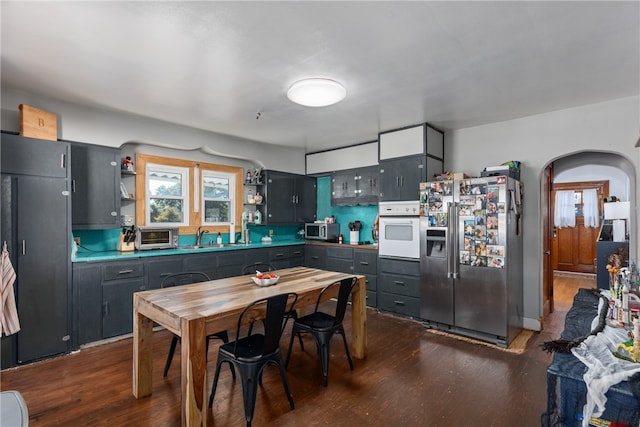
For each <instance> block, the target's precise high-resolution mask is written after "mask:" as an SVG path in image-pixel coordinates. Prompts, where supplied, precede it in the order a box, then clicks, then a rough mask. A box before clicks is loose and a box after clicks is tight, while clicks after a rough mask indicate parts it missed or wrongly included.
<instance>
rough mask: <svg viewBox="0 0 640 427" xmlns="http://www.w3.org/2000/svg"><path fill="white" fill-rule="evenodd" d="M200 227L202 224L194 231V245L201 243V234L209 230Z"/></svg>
mask: <svg viewBox="0 0 640 427" xmlns="http://www.w3.org/2000/svg"><path fill="white" fill-rule="evenodd" d="M201 228H202V226H200V227H198V231H196V246H199V245H200V244H201V243H200V240H201V239H202V235H203V234H204V233H208V232H209V230H201Z"/></svg>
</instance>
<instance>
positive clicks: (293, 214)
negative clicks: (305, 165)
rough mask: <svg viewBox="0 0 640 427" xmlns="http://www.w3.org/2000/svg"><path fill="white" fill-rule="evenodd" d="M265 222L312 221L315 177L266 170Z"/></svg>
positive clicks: (314, 211)
mask: <svg viewBox="0 0 640 427" xmlns="http://www.w3.org/2000/svg"><path fill="white" fill-rule="evenodd" d="M266 181H267V185H266V192H265V198H266V221H265V222H266V223H267V224H292V223H303V222H312V221H314V220H315V217H316V206H317V201H316V192H317V189H316V178H315V177H310V176H306V175H297V174H291V173H287V172H278V171H266Z"/></svg>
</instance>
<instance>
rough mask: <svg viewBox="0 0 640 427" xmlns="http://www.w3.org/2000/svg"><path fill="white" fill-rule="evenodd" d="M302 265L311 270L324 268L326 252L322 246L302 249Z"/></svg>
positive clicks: (309, 246)
mask: <svg viewBox="0 0 640 427" xmlns="http://www.w3.org/2000/svg"><path fill="white" fill-rule="evenodd" d="M304 263H305V265H306V266H307V267H311V268H325V266H326V265H327V251H326V250H325V248H324V247H322V246H314V245H308V246H307V247H305V248H304Z"/></svg>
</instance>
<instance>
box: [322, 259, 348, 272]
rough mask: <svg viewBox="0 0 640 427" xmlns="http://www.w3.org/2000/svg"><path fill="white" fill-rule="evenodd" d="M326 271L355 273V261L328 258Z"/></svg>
mask: <svg viewBox="0 0 640 427" xmlns="http://www.w3.org/2000/svg"><path fill="white" fill-rule="evenodd" d="M326 269H327V270H329V271H339V272H341V273H353V261H351V260H350V259H340V258H327V266H326Z"/></svg>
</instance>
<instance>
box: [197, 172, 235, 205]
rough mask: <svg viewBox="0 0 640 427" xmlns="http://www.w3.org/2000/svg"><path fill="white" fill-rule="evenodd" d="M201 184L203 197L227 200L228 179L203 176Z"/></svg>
mask: <svg viewBox="0 0 640 427" xmlns="http://www.w3.org/2000/svg"><path fill="white" fill-rule="evenodd" d="M202 186H203V193H204V197H206V198H210V199H226V200H229V179H227V178H220V177H211V176H204V177H203V184H202Z"/></svg>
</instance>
